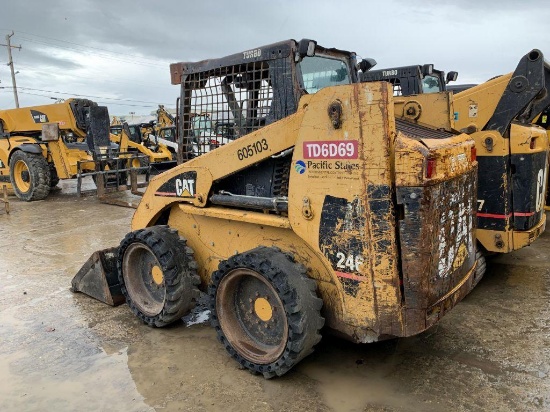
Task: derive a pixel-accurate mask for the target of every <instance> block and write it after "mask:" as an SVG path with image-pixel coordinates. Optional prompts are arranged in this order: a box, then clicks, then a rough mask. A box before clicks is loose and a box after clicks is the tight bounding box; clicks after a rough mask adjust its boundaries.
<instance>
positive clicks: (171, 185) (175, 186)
mask: <svg viewBox="0 0 550 412" xmlns="http://www.w3.org/2000/svg"><path fill="white" fill-rule="evenodd" d="M196 192H197V172H195V171H191V172H184V173H182V174H180V175H178V176H175V177H173V178H171V179H170V180H168V181H167V182H166V183H164V184H163V185H162V186H161V187H159V189H158V190H157V191H156V192H155V196H168V197H180V198H183V199H189V198H194V197H195V194H196Z"/></svg>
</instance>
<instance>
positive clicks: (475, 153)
mask: <svg viewBox="0 0 550 412" xmlns="http://www.w3.org/2000/svg"><path fill="white" fill-rule="evenodd" d="M476 160H477V149H476V147H475V146H472V153H471V156H470V161H472V162H475V161H476Z"/></svg>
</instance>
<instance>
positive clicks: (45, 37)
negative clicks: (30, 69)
mask: <svg viewBox="0 0 550 412" xmlns="http://www.w3.org/2000/svg"><path fill="white" fill-rule="evenodd" d="M4 30H5V29H4ZM18 33H24V34H27V35H29V36H34V37H39V38H42V39H47V40H53V41H57V42H60V43H67V44H71V45H74V46H79V47H83V48H86V49H94V50H98V51H102V52H106V53H109V54H114V55H117V56H118V55H124V56H128V57H132V58H136V59H140V60H149V61H151V62H152V63H156V60H155V59H150V58H147V57H142V56H137V55H134V54H129V53H123V52H113V51H111V50H107V49H103V48H99V47H94V46H88V45H84V44H79V43H75V42H71V41H67V40H61V39H55V38H53V37H47V36H41V35H39V34H34V33H29V32H25V31H21V30H18Z"/></svg>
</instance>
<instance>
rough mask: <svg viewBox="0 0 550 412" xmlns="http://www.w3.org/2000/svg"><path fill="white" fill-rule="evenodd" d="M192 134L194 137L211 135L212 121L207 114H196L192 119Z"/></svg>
mask: <svg viewBox="0 0 550 412" xmlns="http://www.w3.org/2000/svg"><path fill="white" fill-rule="evenodd" d="M193 132H194V134H195V136H206V135H207V134H208V135H210V134H212V121H211V120H210V116H209V115H207V114H198V115H196V116H195V117H193Z"/></svg>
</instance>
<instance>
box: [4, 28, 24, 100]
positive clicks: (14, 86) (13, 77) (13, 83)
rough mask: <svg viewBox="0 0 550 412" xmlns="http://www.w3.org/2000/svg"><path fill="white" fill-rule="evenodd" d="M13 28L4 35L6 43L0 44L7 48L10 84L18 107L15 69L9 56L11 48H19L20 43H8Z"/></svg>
mask: <svg viewBox="0 0 550 412" xmlns="http://www.w3.org/2000/svg"><path fill="white" fill-rule="evenodd" d="M13 34H14V33H13V30H12V32H11V34H7V35H6V44H0V46H5V47H7V48H8V58H9V62H8V64H7V65H8V66H10V69H11V84H12V86H13V98H14V99H15V107H16V108H17V109H19V98H18V97H17V84H16V83H15V70H14V69H13V59H12V58H11V49H12V48H13V49H19V50H21V45H19V46H12V45H11V43H10V38H11V37H12V36H13Z"/></svg>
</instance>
